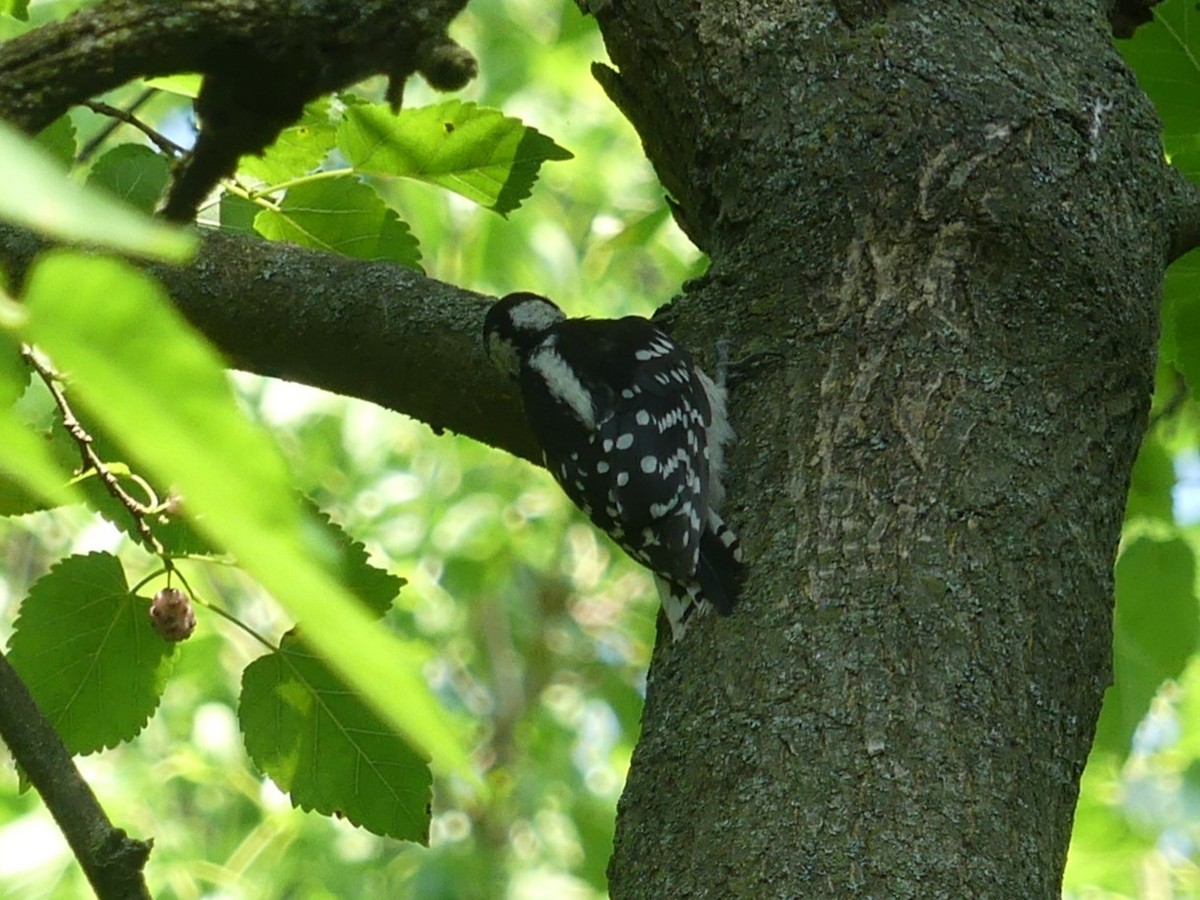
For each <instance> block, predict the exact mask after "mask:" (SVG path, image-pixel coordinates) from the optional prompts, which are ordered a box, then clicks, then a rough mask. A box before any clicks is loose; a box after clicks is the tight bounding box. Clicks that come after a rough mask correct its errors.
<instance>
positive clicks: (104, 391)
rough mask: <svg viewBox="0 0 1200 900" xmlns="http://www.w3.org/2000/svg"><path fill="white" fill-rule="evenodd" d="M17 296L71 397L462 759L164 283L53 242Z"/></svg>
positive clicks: (204, 527) (457, 766)
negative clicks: (67, 381)
mask: <svg viewBox="0 0 1200 900" xmlns="http://www.w3.org/2000/svg"><path fill="white" fill-rule="evenodd" d="M25 306H26V309H27V310H28V313H29V322H28V324H27V326H26V332H27V337H28V339H30V340H32V341H33V342H34V343H36V344H37V345H38V346H39V347H40V348H42V349H43V350H44V351H46V352H47V353H48V354H49V355H50V357H51V359H53V360H54V361H55V363H56V364H57V365H58V366H59V368H60V370H63V371H65V372H67V373H69V375H70V376H72V380H71V391H72V397H73V398H77V399H78V400H79V406H80V408H81V409H84V410H86V411H87V415H88V416H89V417H90V418H91V420H92V421H96V422H99V423H101V424H102V425H103V426H104V427H105V429H106V430H107V431H108V432H109V433H110V434H112V435H113V436H114V437H115V438H116V439H118V440H120V441H121V444H122V446H123V447H124V448H125V449H126V450H127V451H128V453H129V459H130V461H131V464H132V465H134V466H135V467H136V469H137V471H139V472H142V473H144V474H145V475H146V476H148V477H150V478H152V479H153V480H154V481H155V483H157V484H167V485H172V486H173V487H174V488H175V489H176V490H178V492H179V493H180V494H181V495H182V496H183V498H184V502H185V503H186V504H187V508H188V510H189V515H190V516H191V517H192V521H193V522H194V524H195V525H196V526H197V528H198V529H199V530H200V531H201V532H202V533H203V534H204V535H205V536H207V537H208V538H210V539H211V540H212V541H213V542H214V543H216V544H217V545H218V546H220V547H223V548H225V549H227V550H228V551H229V552H232V553H233V554H234V555H235V556H236V557H237V558H238V561H239V563H240V565H241V566H242V567H243V568H244V569H245V570H246V571H247V572H248V573H249V574H250V575H252V576H253V577H254V578H256V579H257V580H258V581H259V582H260V583H261V584H262V585H263V587H265V588H266V589H267V590H268V591H270V592H271V594H272V595H274V597H275V598H276V599H277V600H279V601H280V603H282V604H283V605H284V606H285V607H286V608H287V609H288V611H289V612H291V614H292V615H293V616H294V617H295V618H296V619H298V620H300V621H303V622H304V624H305V627H306V629H308V630H307V631H306V634H307V635H308V639H309V640H310V641H311V642H312V644H314V645H315V646H316V647H317V648H318V649H319V650H320V651H321V652H322V653H323V654H325V656H326V658H327V659H328V660H330V661H331V664H332V665H333V667H334V668H335V669H336V670H337V671H339V672H340V673H341V674H342V675H343V676H345V677H346V678H347V679H348V680H350V681H351V682H352V683H353V684H354V685H355V686H356V687H357V688H358V689H359V690H361V691H362V692H363V694H364V695H365V696H366V697H368V698H369V699H370V701H371V702H372V703H374V704H375V705H376V708H377V709H379V710H380V711H381V713H383V715H384V717H385V718H386V719H387V720H388V721H389V722H391V723H393V724H394V725H395V726H396V727H397V728H399V729H401V731H402V732H403V733H404V734H405V735H406V736H407V737H409V739H410V740H411V741H412V743H413V744H414V745H416V746H420V747H422V748H423V749H424V750H426V751H427V752H429V753H430V754H431V755H433V757H434V758H435V759H437V760H438V761H439V764H441V765H443V766H445V767H446V768H448V769H451V770H457V771H460V772H464V773H466V772H468V764H467V759H466V754H465V753H464V752H463V749H462V747H461V745H460V744H459V742H458V740H457V739H456V737H455V736H454V734H453V733H452V732H451V731H450V728H449V726H448V725H447V723H446V714H445V711H444V710H442V709H441V708H440V707H439V706H438V704H437V703H436V702H435V701H434V700H433V698H432V696H431V694H430V691H429V688H428V687H427V686H426V684H425V682H424V680H423V678H422V676H421V674H420V670H419V662H418V661H417V660H416V659H415V658H414V657H413V654H412V652H411V650H410V649H409V648H406V647H405V646H404V645H403V644H401V643H400V642H399V641H397V640H396V639H395V638H392V637H391V636H390V635H388V634H387V633H386V632H384V631H383V630H382V629H380V628H379V627H378V625H377V623H376V622H375V621H374V620H373V618H372V617H371V616H370V615H369V614H368V612H367V611H366V610H365V609H364V608H363V606H362V604H361V603H359V602H358V601H357V600H355V598H354V597H353V595H352V594H351V593H350V591H349V590H347V589H346V588H345V587H344V586H343V585H342V584H341V583H340V581H339V580H338V579H337V575H336V572H337V569H336V562H337V554H336V551H335V550H334V548H332V547H331V546H330V543H329V541H328V540H327V539H325V537H324V535H323V532H322V530H321V529H320V527H319V526H318V525H317V524H316V523H314V522H313V521H312V519H311V517H310V516H307V515H304V514H303V512H302V511H301V508H300V505H299V504H298V503H297V501H296V497H295V495H294V493H293V491H292V487H291V484H290V480H289V477H288V472H287V469H286V466H285V465H284V463H283V460H282V457H281V456H280V454H279V452H278V450H277V449H276V448H275V446H274V445H273V444H272V443H271V441H270V439H269V438H268V437H267V435H266V434H265V433H264V432H263V430H262V429H261V428H258V427H256V426H254V425H252V424H251V423H250V422H249V421H248V420H247V419H246V418H245V416H244V415H243V414H242V412H241V411H240V410H239V408H238V406H237V403H236V402H235V401H234V397H233V392H232V390H231V389H230V386H229V382H228V379H227V378H226V375H225V372H224V371H223V369H222V367H221V361H220V359H219V358H218V356H217V355H216V353H215V352H214V351H213V350H212V348H211V347H210V346H209V345H208V344H206V343H205V342H204V341H203V340H202V339H201V338H200V337H199V336H198V335H196V334H195V332H194V331H192V329H191V328H190V326H188V325H187V323H186V322H185V321H184V320H183V317H182V316H181V315H180V313H179V312H178V310H176V309H175V308H174V307H173V306H172V305H171V303H170V301H169V299H168V298H167V296H166V295H165V293H164V292H163V291H162V289H161V288H160V287H159V286H158V284H157V283H155V282H154V281H153V280H152V279H151V278H149V276H147V275H145V274H144V273H141V272H139V271H137V270H136V269H134V268H133V267H132V266H129V265H127V264H125V263H121V262H117V261H115V260H108V259H102V258H97V257H94V256H85V255H82V254H78V253H70V252H67V251H61V250H59V251H52V252H50V253H47V254H44V255H43V256H41V257H39V259H38V260H37V262H36V263H35V264H34V265H33V266H32V267H31V269H30V272H29V275H28V278H27V282H26V304H25ZM468 777H469V776H468Z"/></svg>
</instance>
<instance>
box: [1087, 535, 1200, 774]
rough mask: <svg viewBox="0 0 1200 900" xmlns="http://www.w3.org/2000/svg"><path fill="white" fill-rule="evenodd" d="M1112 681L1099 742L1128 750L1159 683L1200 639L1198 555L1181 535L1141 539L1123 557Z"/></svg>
mask: <svg viewBox="0 0 1200 900" xmlns="http://www.w3.org/2000/svg"><path fill="white" fill-rule="evenodd" d="M1116 575H1117V604H1116V611H1115V613H1114V616H1113V685H1112V687H1110V688H1109V689H1108V692H1107V693H1106V694H1105V696H1104V707H1103V708H1102V710H1101V712H1100V721H1099V723H1098V724H1097V727H1096V746H1097V747H1100V748H1102V749H1104V750H1107V751H1109V752H1111V753H1114V754H1116V755H1117V756H1118V758H1122V759H1123V758H1124V757H1125V756H1127V755H1128V754H1129V751H1130V749H1131V746H1130V745H1131V741H1132V739H1133V732H1134V730H1135V729H1136V728H1137V726H1138V723H1139V722H1141V721H1142V719H1143V718H1144V717H1145V715H1146V713H1147V711H1148V710H1149V709H1150V701H1151V700H1153V699H1154V695H1155V694H1156V693H1157V692H1158V689H1159V687H1160V686H1161V685H1162V683H1163V682H1164V681H1166V680H1167V679H1169V678H1176V677H1178V675H1179V674H1180V673H1181V672H1182V671H1183V668H1184V666H1185V665H1186V664H1187V661H1188V659H1189V658H1190V657H1191V655H1192V653H1193V652H1194V651H1195V650H1196V644H1197V639H1198V638H1200V620H1198V619H1197V615H1196V613H1197V604H1196V597H1195V593H1194V590H1195V577H1196V571H1195V559H1194V557H1193V554H1192V549H1191V547H1190V546H1189V545H1188V544H1187V543H1186V542H1185V541H1183V540H1180V539H1178V538H1176V539H1174V540H1169V541H1159V540H1152V539H1149V538H1142V539H1139V540H1137V541H1135V542H1134V543H1132V544H1131V545H1129V546H1128V547H1126V548H1125V549H1124V550H1123V551H1122V553H1121V556H1120V558H1119V559H1118V560H1117V569H1116Z"/></svg>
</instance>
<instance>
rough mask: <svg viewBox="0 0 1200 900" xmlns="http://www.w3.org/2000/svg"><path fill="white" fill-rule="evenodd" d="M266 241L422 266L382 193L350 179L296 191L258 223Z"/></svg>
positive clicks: (317, 183)
mask: <svg viewBox="0 0 1200 900" xmlns="http://www.w3.org/2000/svg"><path fill="white" fill-rule="evenodd" d="M254 227H255V229H256V230H257V231H258V233H259V234H261V235H262V236H263V237H266V238H269V239H271V240H273V241H290V242H291V243H293V244H299V245H300V246H301V247H312V248H313V249H316V250H326V251H328V252H330V253H341V254H343V255H344V256H353V257H356V258H358V259H389V260H392V261H393V262H398V263H400V264H401V265H405V266H410V267H412V268H417V267H418V264H419V262H420V259H421V252H420V250H419V249H418V247H417V240H416V238H414V237H413V236H412V234H411V233H410V232H409V230H408V226H407V225H406V224H404V223H403V222H401V221H400V218H399V216H397V215H396V213H395V211H394V210H392V209H390V208H388V207H387V206H386V205H385V204H384V202H383V201H382V200H380V199H379V195H378V194H376V193H375V191H374V190H372V189H371V188H369V187H367V185H365V184H363V183H362V182H360V181H358V180H357V179H355V178H352V177H350V176H339V177H335V178H329V179H323V180H320V181H312V182H309V183H307V184H298V185H296V186H295V187H293V188H290V189H289V190H288V192H287V195H286V196H285V197H284V198H283V202H282V203H281V204H280V206H279V209H278V210H273V209H264V210H263V211H262V212H260V213H259V214H258V217H257V218H256V219H255V220H254Z"/></svg>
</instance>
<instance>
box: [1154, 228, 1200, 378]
mask: <svg viewBox="0 0 1200 900" xmlns="http://www.w3.org/2000/svg"><path fill="white" fill-rule="evenodd" d="M1162 320H1163V333H1162V338H1161V346H1162V355H1163V357H1164V358H1165V359H1166V360H1168V361H1170V362H1174V363H1175V365H1176V366H1178V368H1179V371H1180V372H1181V373H1182V374H1183V377H1184V378H1185V379H1186V380H1187V382H1188V384H1189V385H1190V386H1192V388H1193V390H1194V389H1196V388H1200V251H1195V250H1193V251H1192V252H1191V253H1188V254H1187V255H1186V256H1183V257H1181V258H1180V259H1177V260H1176V261H1175V262H1174V263H1172V264H1171V267H1170V268H1169V269H1167V277H1166V281H1165V282H1164V284H1163V312H1162Z"/></svg>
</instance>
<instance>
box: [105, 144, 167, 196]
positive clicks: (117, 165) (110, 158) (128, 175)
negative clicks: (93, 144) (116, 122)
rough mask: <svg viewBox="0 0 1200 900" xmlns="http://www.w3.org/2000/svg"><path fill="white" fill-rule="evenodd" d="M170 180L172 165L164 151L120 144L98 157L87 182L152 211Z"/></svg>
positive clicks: (140, 145) (138, 145)
mask: <svg viewBox="0 0 1200 900" xmlns="http://www.w3.org/2000/svg"><path fill="white" fill-rule="evenodd" d="M170 179H171V164H170V162H168V160H167V158H166V157H165V156H163V155H162V154H161V153H155V152H154V151H153V150H151V149H150V148H149V147H147V146H145V145H143V144H121V145H119V146H117V147H113V148H112V149H111V150H109V151H108V152H107V153H105V154H104V155H103V156H101V157H100V158H99V159H98V160H96V164H95V165H94V166H92V172H91V174H90V175H89V176H88V184H89V185H91V186H93V187H101V188H103V189H104V190H106V191H108V192H109V193H110V194H112V195H113V196H114V197H116V198H117V199H119V200H124V201H125V202H126V203H128V204H129V205H130V206H132V207H134V208H135V209H140V210H141V211H142V212H144V213H152V212H154V210H155V207H157V206H158V201H159V198H160V197H162V195H163V191H165V190H166V188H167V182H168V181H170Z"/></svg>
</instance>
